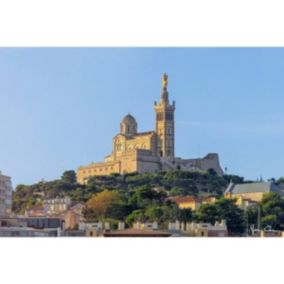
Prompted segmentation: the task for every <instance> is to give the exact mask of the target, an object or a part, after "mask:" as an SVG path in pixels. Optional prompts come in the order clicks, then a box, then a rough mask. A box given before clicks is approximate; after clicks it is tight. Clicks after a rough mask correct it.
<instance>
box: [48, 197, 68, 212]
mask: <svg viewBox="0 0 284 284" xmlns="http://www.w3.org/2000/svg"><path fill="white" fill-rule="evenodd" d="M70 206H71V198H70V197H64V198H59V197H57V198H53V199H45V200H44V209H45V211H46V212H47V213H61V212H66V211H67V210H68V209H69V208H70Z"/></svg>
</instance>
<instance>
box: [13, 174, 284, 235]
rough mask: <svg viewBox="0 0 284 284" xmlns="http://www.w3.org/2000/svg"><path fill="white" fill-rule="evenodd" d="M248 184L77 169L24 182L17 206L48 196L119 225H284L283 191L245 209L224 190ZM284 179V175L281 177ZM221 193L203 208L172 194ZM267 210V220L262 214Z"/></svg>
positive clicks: (237, 228) (233, 231) (18, 209)
mask: <svg viewBox="0 0 284 284" xmlns="http://www.w3.org/2000/svg"><path fill="white" fill-rule="evenodd" d="M230 181H233V182H235V183H243V182H244V179H243V178H242V177H238V176H229V175H224V176H223V177H220V176H218V175H216V173H215V172H214V171H209V172H184V171H175V172H159V173H153V174H150V173H146V174H137V173H131V174H125V175H118V174H113V175H110V176H98V177H93V178H91V179H90V180H89V181H88V183H87V184H85V185H81V184H78V183H77V182H76V174H75V172H74V171H66V172H64V173H63V175H62V177H61V179H58V180H54V181H49V182H45V181H41V182H38V183H36V184H33V185H18V186H17V188H16V190H15V192H14V193H13V210H14V212H15V213H20V214H21V213H24V211H25V210H26V209H27V208H29V207H31V206H41V205H42V203H43V199H44V198H55V197H57V196H59V197H63V196H69V197H71V199H72V201H73V203H74V204H75V203H78V202H83V203H85V204H86V208H85V210H84V214H85V217H86V218H87V219H88V220H90V221H97V220H104V221H105V220H108V221H110V223H111V224H117V223H118V221H119V220H124V221H125V222H126V225H127V226H131V225H132V224H133V222H135V221H151V222H152V221H156V222H158V223H159V225H160V227H162V228H163V227H165V228H166V226H167V223H168V222H169V221H175V220H179V221H180V222H191V221H197V222H209V223H212V224H214V223H215V222H216V221H221V220H222V219H225V220H226V222H227V226H228V231H229V234H230V235H242V234H243V233H244V232H245V231H246V229H247V228H248V227H249V226H250V225H252V224H254V225H255V227H256V226H257V223H258V220H260V222H261V226H262V227H265V226H267V225H270V226H272V228H273V229H284V201H283V199H282V198H281V197H280V196H278V195H277V194H267V195H265V196H264V198H263V201H262V202H261V203H260V204H259V206H260V207H259V208H260V210H258V208H257V207H250V208H248V209H247V210H245V211H244V210H242V209H240V208H238V207H237V205H236V204H235V201H234V200H228V199H225V198H223V192H224V190H225V189H226V187H227V186H228V184H229V182H230ZM278 182H279V183H282V182H283V179H279V180H278ZM187 195H193V196H196V197H197V196H199V197H201V196H203V197H204V196H209V195H210V196H215V197H217V201H216V202H215V203H214V204H202V205H201V207H200V208H199V209H198V210H196V211H194V212H193V211H192V210H191V209H180V208H178V206H177V205H176V204H175V203H172V202H171V201H170V200H169V199H168V197H169V196H187ZM259 211H261V218H259V213H258V212H259Z"/></svg>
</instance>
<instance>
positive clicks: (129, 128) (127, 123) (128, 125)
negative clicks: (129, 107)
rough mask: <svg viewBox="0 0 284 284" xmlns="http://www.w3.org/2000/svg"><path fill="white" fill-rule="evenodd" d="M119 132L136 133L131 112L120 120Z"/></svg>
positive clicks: (134, 121)
mask: <svg viewBox="0 0 284 284" xmlns="http://www.w3.org/2000/svg"><path fill="white" fill-rule="evenodd" d="M120 132H121V133H122V134H125V135H130V136H131V135H134V134H136V133H137V122H136V119H135V118H134V117H133V116H132V115H131V114H128V115H126V116H125V117H124V118H123V120H122V121H121V123H120Z"/></svg>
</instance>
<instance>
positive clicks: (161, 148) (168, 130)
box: [155, 73, 175, 160]
mask: <svg viewBox="0 0 284 284" xmlns="http://www.w3.org/2000/svg"><path fill="white" fill-rule="evenodd" d="M167 88H168V75H167V74H166V73H164V74H163V77H162V92H161V99H160V102H158V103H157V102H155V112H156V133H157V136H158V145H157V148H158V149H157V150H158V155H159V156H161V157H164V158H170V159H171V160H173V159H174V158H175V125H174V124H175V123H174V122H175V119H174V113H175V102H174V101H173V103H172V104H170V102H169V93H168V90H167Z"/></svg>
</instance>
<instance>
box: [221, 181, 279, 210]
mask: <svg viewBox="0 0 284 284" xmlns="http://www.w3.org/2000/svg"><path fill="white" fill-rule="evenodd" d="M269 192H275V193H278V194H280V195H283V190H282V189H281V188H280V187H278V186H277V185H276V184H274V183H272V182H254V183H245V184H234V183H232V182H231V183H230V184H229V186H228V187H227V189H226V191H225V194H224V195H225V197H226V198H236V199H237V204H239V205H241V203H242V201H243V200H250V201H252V202H260V201H261V200H262V197H263V195H264V194H265V193H269Z"/></svg>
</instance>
